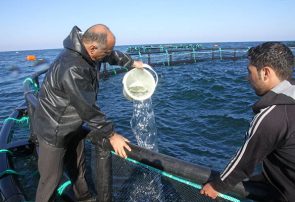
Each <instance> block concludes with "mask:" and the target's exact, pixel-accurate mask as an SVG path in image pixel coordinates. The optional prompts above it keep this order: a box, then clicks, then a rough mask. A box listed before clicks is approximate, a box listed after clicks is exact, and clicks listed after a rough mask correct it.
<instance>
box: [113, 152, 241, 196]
mask: <svg viewBox="0 0 295 202" xmlns="http://www.w3.org/2000/svg"><path fill="white" fill-rule="evenodd" d="M112 154H115V155H117V154H116V153H115V152H113V151H112ZM126 160H127V161H130V162H132V163H134V164H137V165H140V166H142V167H144V168H147V169H149V170H152V171H154V172H157V173H159V174H161V175H163V176H165V177H168V178H170V179H173V180H175V181H178V182H181V183H183V184H186V185H189V186H191V187H194V188H196V189H202V186H201V185H199V184H197V183H194V182H190V181H188V180H186V179H183V178H180V177H177V176H175V175H172V174H169V173H167V172H165V171H162V170H159V169H157V168H154V167H152V166H149V165H146V164H143V163H141V162H139V161H136V160H134V159H131V158H128V157H127V158H126ZM218 196H219V197H221V198H223V199H226V200H229V201H232V202H240V200H239V199H236V198H234V197H231V196H228V195H225V194H222V193H218Z"/></svg>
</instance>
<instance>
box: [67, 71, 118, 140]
mask: <svg viewBox="0 0 295 202" xmlns="http://www.w3.org/2000/svg"><path fill="white" fill-rule="evenodd" d="M80 71H87V70H85V69H82V70H81V69H78V68H76V67H72V68H70V69H69V70H68V71H66V72H65V74H64V78H63V81H62V83H63V88H64V90H65V93H66V94H67V95H68V96H69V100H70V101H69V102H70V104H71V105H72V106H73V107H75V109H76V110H77V113H78V114H79V116H80V118H81V119H82V120H83V121H85V122H86V123H87V124H88V125H89V127H90V128H91V130H92V133H91V134H92V135H93V134H95V135H98V136H100V137H109V136H110V135H111V134H112V132H113V124H112V122H111V121H109V120H107V119H106V116H105V114H103V113H102V112H101V111H100V109H99V108H98V106H97V105H96V91H95V88H94V85H96V84H93V81H92V79H91V76H90V74H91V73H90V72H83V73H82V72H80ZM81 75H89V76H88V77H87V76H81ZM93 131H94V132H93ZM93 138H96V137H90V139H92V140H93ZM93 141H95V140H93Z"/></svg>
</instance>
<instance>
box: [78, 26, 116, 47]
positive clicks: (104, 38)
mask: <svg viewBox="0 0 295 202" xmlns="http://www.w3.org/2000/svg"><path fill="white" fill-rule="evenodd" d="M82 41H83V43H84V44H91V43H97V46H98V47H99V48H100V47H101V48H105V47H106V46H108V45H111V44H115V36H114V34H113V33H112V32H111V30H110V29H109V28H108V27H107V26H106V25H103V24H97V25H93V26H91V27H90V28H88V29H87V30H86V31H85V33H84V34H83V36H82Z"/></svg>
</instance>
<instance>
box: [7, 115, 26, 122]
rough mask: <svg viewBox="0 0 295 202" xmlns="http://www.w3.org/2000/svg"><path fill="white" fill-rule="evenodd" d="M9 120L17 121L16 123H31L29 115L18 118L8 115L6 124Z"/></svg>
mask: <svg viewBox="0 0 295 202" xmlns="http://www.w3.org/2000/svg"><path fill="white" fill-rule="evenodd" d="M8 121H15V122H16V123H20V124H24V123H26V124H28V123H29V117H28V116H23V117H22V118H20V119H16V118H11V117H8V118H6V119H5V120H4V122H3V123H4V124H5V123H7V122H8Z"/></svg>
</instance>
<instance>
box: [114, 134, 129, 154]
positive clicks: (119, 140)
mask: <svg viewBox="0 0 295 202" xmlns="http://www.w3.org/2000/svg"><path fill="white" fill-rule="evenodd" d="M109 140H110V143H111V145H112V147H113V149H114V151H115V152H116V154H118V155H119V156H121V157H122V158H127V154H126V151H125V149H127V150H128V151H131V148H130V147H129V145H128V144H127V142H129V140H128V139H126V138H125V137H123V136H122V135H120V134H118V133H114V135H112V136H111V137H110V138H109Z"/></svg>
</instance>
